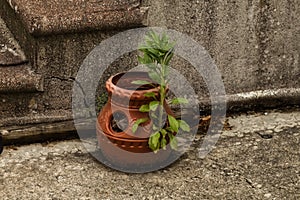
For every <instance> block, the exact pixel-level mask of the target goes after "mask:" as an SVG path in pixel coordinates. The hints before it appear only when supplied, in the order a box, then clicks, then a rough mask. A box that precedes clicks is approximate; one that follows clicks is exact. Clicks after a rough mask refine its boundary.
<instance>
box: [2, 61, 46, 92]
mask: <svg viewBox="0 0 300 200" xmlns="http://www.w3.org/2000/svg"><path fill="white" fill-rule="evenodd" d="M0 77H1V79H0V93H12V92H36V91H43V78H42V76H41V75H38V74H35V73H34V72H33V71H32V70H31V69H30V66H28V65H18V66H10V67H0Z"/></svg>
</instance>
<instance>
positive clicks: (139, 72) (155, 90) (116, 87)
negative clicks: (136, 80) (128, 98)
mask: <svg viewBox="0 0 300 200" xmlns="http://www.w3.org/2000/svg"><path fill="white" fill-rule="evenodd" d="M128 73H129V74H141V73H142V74H146V75H147V77H146V78H148V79H149V81H152V80H151V79H150V78H149V76H148V73H147V72H145V71H129V72H119V73H117V74H114V75H112V76H111V77H110V78H109V79H108V80H107V82H106V86H108V85H109V86H110V87H107V89H108V91H109V92H112V90H122V91H124V92H126V93H128V94H130V93H147V92H157V93H158V92H159V87H160V86H159V85H157V87H152V88H149V89H142V90H131V89H126V88H123V87H120V86H118V85H116V84H114V82H113V79H114V78H116V77H117V76H120V75H121V74H123V75H124V74H128ZM121 77H122V76H121ZM136 77H138V76H136ZM111 87H113V88H114V89H111Z"/></svg>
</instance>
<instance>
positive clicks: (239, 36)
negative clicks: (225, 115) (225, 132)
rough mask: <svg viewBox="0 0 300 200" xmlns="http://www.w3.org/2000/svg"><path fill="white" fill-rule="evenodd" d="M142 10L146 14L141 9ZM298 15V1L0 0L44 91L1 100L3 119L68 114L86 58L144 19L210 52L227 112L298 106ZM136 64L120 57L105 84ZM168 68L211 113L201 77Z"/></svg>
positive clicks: (184, 67)
mask: <svg viewBox="0 0 300 200" xmlns="http://www.w3.org/2000/svg"><path fill="white" fill-rule="evenodd" d="M140 2H141V3H140ZM148 6H150V10H149V13H148V15H146V12H144V10H143V7H148ZM298 13H299V3H298V1H296V0H292V1H287V0H285V1H280V2H275V1H272V2H268V1H260V0H248V1H233V0H230V1H219V0H216V1H196V0H194V1H188V0H183V1H182V0H175V1H170V0H166V1H158V0H145V1H135V0H130V1H125V0H124V1H123V0H118V1H117V0H116V1H109V0H102V1H91V0H89V1H80V0H75V1H33V0H31V1H25V0H11V1H8V0H7V1H6V0H2V1H0V15H1V17H2V18H3V19H4V20H5V22H6V23H7V25H8V27H9V28H10V30H11V31H12V33H13V34H14V36H15V37H16V39H17V40H18V42H19V43H20V46H22V48H23V49H24V51H25V54H26V56H27V58H28V61H29V62H30V64H31V66H32V68H31V70H32V71H34V72H35V73H36V74H41V75H42V76H43V78H44V92H43V93H36V94H34V95H33V94H31V95H29V96H27V97H23V98H22V97H21V96H16V97H17V98H21V99H18V100H17V99H16V98H15V100H14V97H13V96H2V99H4V101H5V102H4V103H2V105H0V107H1V109H3V110H2V111H1V112H0V113H1V114H3V115H2V116H5V117H4V118H8V119H15V118H14V117H15V116H23V117H25V118H26V116H28V115H30V114H31V113H36V114H37V115H45V114H47V113H48V112H50V113H51V112H60V111H62V113H64V112H63V111H65V112H66V113H70V112H71V93H72V91H71V88H72V84H73V81H74V78H75V76H76V73H77V71H78V68H79V66H80V64H81V63H82V61H83V59H84V58H85V56H86V55H87V54H88V53H89V52H90V50H91V49H93V48H94V47H95V46H96V45H97V44H99V43H100V42H101V41H103V40H104V39H106V38H108V37H110V36H112V35H113V34H115V33H118V32H119V31H120V30H122V29H126V28H131V27H136V26H143V25H145V20H147V23H146V24H148V25H149V26H166V27H168V28H172V29H175V30H177V31H180V32H182V33H185V34H187V35H189V36H190V37H192V38H194V39H195V40H196V41H198V42H199V44H201V45H203V46H204V47H205V48H206V49H207V50H208V51H209V53H210V54H211V55H212V57H213V58H214V60H215V61H216V64H217V66H218V67H219V70H220V73H221V75H222V78H223V80H224V84H225V87H226V92H227V94H228V102H229V108H230V109H232V110H240V109H241V108H244V109H253V108H255V109H260V108H261V107H274V106H283V105H289V104H297V103H298V102H299V96H300V94H299V88H300V85H299V84H300V82H299V75H300V74H299V73H300V70H299V63H300V62H299V52H300V47H299V40H300V35H299V32H300V31H299V30H300V25H299V23H300V20H299V15H298ZM104 29H105V30H104ZM130 56H132V55H130ZM7 58H8V57H7ZM15 61H16V60H15ZM135 65H136V57H135V56H132V57H130V58H128V57H126V58H125V59H124V60H123V61H120V62H119V63H116V64H115V65H114V66H113V67H111V68H110V69H109V70H108V71H107V73H106V75H105V76H103V79H105V78H107V77H108V76H109V75H111V74H114V73H116V72H120V71H124V70H126V69H128V68H130V67H132V66H135ZM172 67H174V68H175V69H177V70H179V71H180V73H181V74H183V75H184V76H186V78H187V79H188V80H190V81H191V84H192V86H194V88H195V90H196V93H197V94H198V96H199V101H200V106H201V109H207V108H209V107H208V106H207V105H209V104H210V99H209V98H208V97H209V92H208V90H207V86H206V84H205V83H204V81H203V80H202V77H201V76H200V75H197V72H196V71H195V70H194V69H192V68H191V65H190V64H189V63H187V62H186V61H184V60H183V59H181V58H177V57H176V58H175V59H174V62H173V63H172ZM99 79H100V77H99ZM104 81H105V80H100V82H102V83H103V82H104ZM212 81H213V80H212ZM99 91H102V92H103V90H100V89H99ZM32 99H33V100H32ZM8 102H10V103H8ZM53 116H55V115H53ZM69 116H70V115H69ZM30 119H31V118H30V117H28V118H27V121H29V120H30ZM36 119H40V118H39V117H37V118H36ZM65 119H66V118H65ZM69 120H70V119H69ZM0 121H1V120H0ZM2 121H4V120H2ZM25 121H26V120H25ZM15 122H16V123H17V124H18V123H19V122H18V121H17V120H15ZM35 123H38V122H37V121H35ZM5 124H7V123H5ZM10 124H11V123H10Z"/></svg>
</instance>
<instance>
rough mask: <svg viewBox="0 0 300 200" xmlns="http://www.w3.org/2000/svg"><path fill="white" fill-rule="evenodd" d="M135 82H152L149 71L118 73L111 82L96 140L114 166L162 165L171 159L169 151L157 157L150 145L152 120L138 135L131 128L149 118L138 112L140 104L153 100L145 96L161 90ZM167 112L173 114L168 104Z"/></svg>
mask: <svg viewBox="0 0 300 200" xmlns="http://www.w3.org/2000/svg"><path fill="white" fill-rule="evenodd" d="M134 80H147V81H151V79H150V78H149V77H148V74H147V73H146V72H127V73H119V74H116V75H114V76H112V77H110V78H109V79H108V81H107V82H106V89H107V92H108V101H107V103H106V105H105V106H104V107H103V108H102V110H101V112H100V113H99V115H98V120H97V122H98V123H97V138H98V143H99V147H100V149H101V151H102V153H103V154H104V156H105V157H106V158H107V159H108V160H110V162H113V163H114V164H122V165H128V164H129V165H140V164H150V163H154V162H159V161H162V160H164V159H166V158H167V157H168V155H169V154H170V151H171V150H170V149H169V148H167V150H160V151H159V152H158V153H156V154H154V153H153V152H152V150H151V149H150V148H149V146H148V139H149V136H150V134H151V131H152V129H151V125H152V121H151V120H149V121H148V122H146V123H144V124H141V125H140V126H139V127H138V129H137V131H136V132H135V133H133V132H132V126H133V124H134V122H135V121H136V120H137V119H140V118H144V117H149V116H148V113H142V112H140V111H139V108H140V106H141V105H144V104H147V103H149V102H151V101H153V98H152V97H145V96H144V94H146V93H148V92H154V93H155V95H156V96H157V97H158V96H159V87H158V86H151V85H142V86H137V85H134V84H132V81H134ZM164 108H165V111H166V112H167V113H168V114H171V113H172V112H171V110H170V108H169V107H168V106H167V104H165V105H164Z"/></svg>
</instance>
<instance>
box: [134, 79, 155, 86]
mask: <svg viewBox="0 0 300 200" xmlns="http://www.w3.org/2000/svg"><path fill="white" fill-rule="evenodd" d="M131 83H132V84H136V85H148V84H151V83H150V82H149V81H145V80H136V81H132V82H131Z"/></svg>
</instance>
